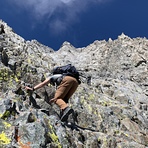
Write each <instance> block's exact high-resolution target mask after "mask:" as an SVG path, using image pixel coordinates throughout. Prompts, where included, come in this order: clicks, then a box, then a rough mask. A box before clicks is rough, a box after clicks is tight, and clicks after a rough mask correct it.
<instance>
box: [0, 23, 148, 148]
mask: <svg viewBox="0 0 148 148" xmlns="http://www.w3.org/2000/svg"><path fill="white" fill-rule="evenodd" d="M0 24H3V25H4V31H5V33H1V34H0V117H1V119H0V125H1V126H0V147H3V148H10V147H16V148H20V147H31V148H33V147H37V148H38V147H44V148H50V147H53V148H60V147H63V148H66V147H70V148H76V147H78V148H117V147H121V148H125V147H127V148H131V147H134V148H146V147H148V136H147V135H148V126H147V125H148V118H147V117H148V40H147V39H146V38H130V37H128V36H127V35H124V34H123V33H122V34H121V35H120V36H118V38H117V39H116V40H112V39H109V40H108V41H105V40H102V41H98V40H96V41H94V42H93V43H91V44H90V45H88V46H87V47H83V48H75V47H73V46H72V45H71V44H70V43H69V42H64V43H63V45H62V46H61V48H60V49H59V50H58V51H54V50H53V49H51V48H49V47H47V46H44V45H42V44H40V43H39V42H38V41H36V40H32V41H25V40H24V39H23V38H22V37H21V36H19V35H17V34H16V33H15V32H14V31H13V29H12V28H11V27H9V26H8V25H7V24H6V23H5V22H3V21H2V20H0ZM68 63H71V64H73V65H75V66H76V68H77V69H78V70H79V72H80V74H81V76H80V78H81V80H82V83H81V85H80V86H79V88H78V89H77V91H76V92H75V94H74V95H73V96H72V98H71V99H70V102H69V105H70V106H71V107H72V108H73V109H74V111H75V115H74V117H75V118H74V119H73V118H72V117H70V120H71V122H70V123H69V124H67V125H65V124H63V123H61V122H60V120H59V116H58V114H59V109H58V108H57V106H56V105H52V106H51V105H50V104H49V100H50V99H51V98H53V95H54V92H55V88H54V87H52V86H45V87H44V88H41V89H39V90H37V91H35V92H33V93H31V92H26V90H24V86H25V85H29V86H34V85H36V84H38V83H40V82H41V81H43V80H44V79H45V77H46V76H47V75H48V74H49V73H50V70H52V68H53V67H54V66H55V65H63V64H68ZM88 78H89V79H88ZM88 80H89V81H88Z"/></svg>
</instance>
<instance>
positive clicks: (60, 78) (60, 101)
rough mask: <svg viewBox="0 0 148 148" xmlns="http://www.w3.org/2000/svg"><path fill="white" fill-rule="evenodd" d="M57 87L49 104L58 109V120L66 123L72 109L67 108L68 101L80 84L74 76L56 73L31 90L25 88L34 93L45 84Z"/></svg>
mask: <svg viewBox="0 0 148 148" xmlns="http://www.w3.org/2000/svg"><path fill="white" fill-rule="evenodd" d="M49 83H50V84H52V85H55V83H56V85H58V86H57V89H56V92H55V95H54V98H52V99H51V100H50V101H49V103H55V104H56V105H57V106H58V107H59V108H60V119H61V121H62V122H64V121H67V119H68V116H69V115H70V114H71V113H72V112H73V109H72V108H70V107H69V106H68V104H67V103H68V100H69V98H70V97H71V96H72V95H73V93H74V92H75V91H76V89H77V87H78V85H79V84H80V82H79V80H78V79H77V78H75V77H74V76H72V75H70V74H69V73H68V74H66V73H65V74H64V75H63V74H58V73H57V72H55V73H53V75H52V76H49V77H48V78H46V79H45V80H44V81H43V82H41V83H39V84H38V85H36V86H34V87H33V88H31V87H28V86H26V89H27V90H31V91H34V90H36V89H39V88H41V87H43V86H45V85H47V84H49Z"/></svg>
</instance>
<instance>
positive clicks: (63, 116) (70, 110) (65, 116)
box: [60, 107, 73, 122]
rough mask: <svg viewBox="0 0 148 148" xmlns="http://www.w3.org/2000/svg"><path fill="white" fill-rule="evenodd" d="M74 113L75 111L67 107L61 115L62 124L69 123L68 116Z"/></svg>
mask: <svg viewBox="0 0 148 148" xmlns="http://www.w3.org/2000/svg"><path fill="white" fill-rule="evenodd" d="M72 112H73V109H72V108H70V107H66V108H65V109H64V110H62V112H61V113H60V118H61V121H62V122H65V121H67V119H68V116H69V115H70V114H71V113H72Z"/></svg>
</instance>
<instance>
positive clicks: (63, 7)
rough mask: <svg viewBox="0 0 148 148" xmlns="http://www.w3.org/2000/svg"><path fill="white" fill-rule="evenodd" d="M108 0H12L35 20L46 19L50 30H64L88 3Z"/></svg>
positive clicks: (74, 20)
mask: <svg viewBox="0 0 148 148" xmlns="http://www.w3.org/2000/svg"><path fill="white" fill-rule="evenodd" d="M104 1H110V0H13V4H16V5H17V6H19V7H21V9H25V10H27V11H29V12H30V15H31V17H33V18H34V19H36V21H42V20H44V19H46V20H48V22H49V27H50V29H52V30H56V31H57V32H58V31H60V32H61V31H64V30H66V29H67V27H69V26H70V25H71V24H73V23H75V22H76V21H78V20H79V14H80V13H81V12H83V11H85V10H86V9H87V7H88V6H89V5H90V4H93V3H98V4H100V3H102V2H104Z"/></svg>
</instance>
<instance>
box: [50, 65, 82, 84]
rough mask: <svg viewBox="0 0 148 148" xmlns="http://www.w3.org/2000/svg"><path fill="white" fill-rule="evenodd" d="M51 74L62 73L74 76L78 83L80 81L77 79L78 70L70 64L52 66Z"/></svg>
mask: <svg viewBox="0 0 148 148" xmlns="http://www.w3.org/2000/svg"><path fill="white" fill-rule="evenodd" d="M52 74H53V75H54V74H62V75H63V76H71V77H74V78H76V79H77V81H78V83H79V84H80V83H81V81H80V79H79V72H78V71H77V69H76V68H75V66H73V65H71V64H68V65H65V66H60V67H56V68H54V69H53V71H52Z"/></svg>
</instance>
